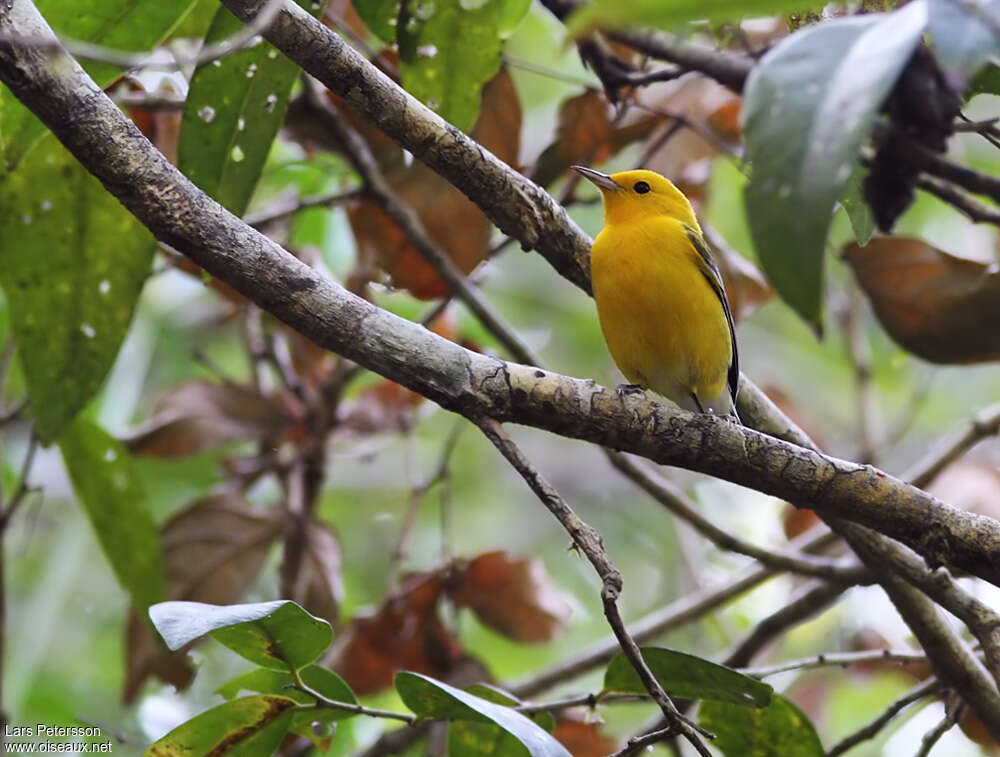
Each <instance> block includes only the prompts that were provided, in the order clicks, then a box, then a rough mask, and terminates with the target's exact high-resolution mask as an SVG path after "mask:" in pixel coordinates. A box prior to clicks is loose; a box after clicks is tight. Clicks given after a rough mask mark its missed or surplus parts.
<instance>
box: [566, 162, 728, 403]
mask: <svg viewBox="0 0 1000 757" xmlns="http://www.w3.org/2000/svg"><path fill="white" fill-rule="evenodd" d="M573 168H574V169H575V170H577V171H579V172H580V173H581V174H583V175H584V176H585V177H587V178H588V179H589V180H590V181H592V182H593V183H594V184H595V185H597V188H598V189H600V190H601V194H602V195H603V196H604V228H603V229H602V230H601V233H600V234H598V235H597V239H595V240H594V247H593V250H592V251H591V256H590V271H591V280H592V283H593V289H594V300H595V301H596V302H597V314H598V316H599V317H600V321H601V330H602V331H603V332H604V340H605V341H606V342H607V344H608V349H609V350H610V351H611V356H612V357H613V358H614V360H615V363H616V364H617V365H618V368H619V369H620V370H621V372H622V373H624V374H625V378H627V379H628V380H629V381H630V382H631V383H632V384H633V385H637V386H639V387H642V388H644V389H652V390H653V391H654V392H656V393H657V394H661V395H663V396H664V397H667V398H668V399H671V400H673V401H674V402H676V403H677V404H678V405H680V406H681V407H682V408H684V409H686V410H692V411H697V412H702V413H705V412H712V413H716V414H718V415H722V416H727V417H732V418H733V419H735V420H737V421H739V416H738V415H737V414H736V408H735V401H736V391H737V384H738V382H739V376H740V368H739V358H738V355H737V351H736V335H735V332H734V328H733V316H732V313H731V312H730V310H729V302H728V301H727V300H726V290H725V287H724V285H723V283H722V276H721V274H720V273H719V269H718V267H716V265H715V263H714V262H713V260H712V255H711V253H710V252H709V249H708V245H707V244H706V243H705V239H704V237H703V236H702V232H701V227H700V226H699V225H698V219H697V218H695V215H694V211H693V210H692V209H691V203H689V202H688V200H687V198H686V197H685V196H684V195H683V194H682V193H681V191H680V190H679V189H677V187H675V186H674V185H673V184H672V183H671V182H670V181H669V180H667V179H665V178H664V177H662V176H660V175H659V174H658V173H654V172H653V171H642V170H639V171H623V172H622V173H616V174H612V175H611V176H608V175H607V174H603V173H600V172H599V171H594V170H593V169H590V168H584V167H583V166H573Z"/></svg>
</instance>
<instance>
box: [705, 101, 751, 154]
mask: <svg viewBox="0 0 1000 757" xmlns="http://www.w3.org/2000/svg"><path fill="white" fill-rule="evenodd" d="M742 107H743V101H742V100H741V99H740V98H739V97H734V98H733V99H731V100H730V101H729V102H727V103H723V104H722V105H720V106H719V107H718V108H716V109H715V110H714V111H712V112H711V113H710V114H709V116H708V118H707V119H706V121H705V123H707V124H708V126H709V128H710V129H711V130H712V131H714V132H715V133H716V134H717V135H718V136H719V137H720V138H721V139H724V140H726V141H727V142H734V143H738V142H740V141H741V140H742V139H743V132H742V131H741V129H740V111H741V110H742Z"/></svg>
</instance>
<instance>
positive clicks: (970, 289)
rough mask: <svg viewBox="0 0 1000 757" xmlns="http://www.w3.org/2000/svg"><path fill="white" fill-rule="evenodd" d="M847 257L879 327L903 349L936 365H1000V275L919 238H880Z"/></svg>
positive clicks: (851, 248) (847, 252)
mask: <svg viewBox="0 0 1000 757" xmlns="http://www.w3.org/2000/svg"><path fill="white" fill-rule="evenodd" d="M844 257H845V258H846V259H847V261H848V262H849V263H850V265H851V268H852V269H853V270H854V275H855V277H856V278H857V280H858V283H859V284H860V285H861V288H862V289H863V290H864V292H865V294H867V295H868V299H869V300H870V301H871V303H872V307H873V308H874V309H875V313H876V315H877V316H878V319H879V321H880V322H881V323H882V326H883V327H885V330H886V331H888V332H889V335H890V336H891V337H892V338H893V339H894V340H896V342H898V343H899V344H900V346H902V347H903V348H904V349H906V350H907V351H909V352H912V353H913V354H914V355H917V356H919V357H922V358H924V359H925V360H929V361H931V362H933V363H979V362H985V361H992V360H998V359H1000V329H998V328H996V324H998V323H1000V269H998V267H997V265H996V264H992V265H987V264H985V263H980V262H977V261H973V260H967V259H965V258H959V257H956V256H954V255H950V254H948V253H946V252H943V251H942V250H938V249H936V248H934V247H931V246H930V245H929V244H926V243H925V242H922V241H920V240H919V239H910V238H905V237H881V238H877V239H872V240H871V241H870V242H869V243H868V244H867V246H865V247H859V246H857V245H853V244H852V245H848V246H847V247H846V248H845V250H844Z"/></svg>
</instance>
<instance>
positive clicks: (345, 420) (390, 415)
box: [339, 310, 479, 434]
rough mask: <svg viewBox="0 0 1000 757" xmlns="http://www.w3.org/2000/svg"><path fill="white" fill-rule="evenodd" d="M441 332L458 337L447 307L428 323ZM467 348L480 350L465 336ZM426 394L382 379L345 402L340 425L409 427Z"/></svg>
mask: <svg viewBox="0 0 1000 757" xmlns="http://www.w3.org/2000/svg"><path fill="white" fill-rule="evenodd" d="M428 328H429V329H430V330H431V331H433V332H434V333H435V334H437V335H438V336H442V337H444V338H445V339H447V340H449V341H452V342H453V341H455V339H456V337H457V336H458V327H457V323H456V321H455V318H454V316H453V315H452V313H451V311H449V310H445V312H443V313H442V314H441V315H440V316H438V317H437V318H436V319H434V322H433V323H431V324H430V325H429V327H428ZM460 344H461V345H462V346H463V347H465V348H466V349H468V350H473V351H474V352H478V351H479V349H478V346H477V345H475V344H472V343H470V342H467V341H466V340H462V341H461V342H460ZM426 401H427V398H426V397H424V396H423V395H421V394H417V393H416V392H414V391H413V390H411V389H407V388H406V387H405V386H403V385H402V384H397V383H396V382H395V381H390V380H389V379H380V380H379V381H377V382H376V383H374V384H372V385H371V386H369V387H366V388H365V389H364V390H362V391H361V392H360V393H358V395H357V396H356V397H355V398H354V399H352V400H351V401H350V402H348V403H345V405H344V409H343V411H342V413H341V417H340V424H339V425H340V426H341V427H342V428H347V429H350V430H351V431H354V432H355V433H359V434H372V433H378V432H380V431H409V430H410V429H411V428H413V423H414V420H415V412H414V411H416V410H417V409H418V408H419V407H421V406H422V405H423V404H424V403H425V402H426Z"/></svg>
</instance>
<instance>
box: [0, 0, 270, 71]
mask: <svg viewBox="0 0 1000 757" xmlns="http://www.w3.org/2000/svg"><path fill="white" fill-rule="evenodd" d="M284 2H285V0H268V2H266V3H265V4H264V5H263V7H261V9H260V10H259V11H258V13H257V15H256V16H255V17H254V19H253V21H252V22H250V23H249V24H247V25H246V26H244V27H243V28H242V29H240V30H239V31H238V32H236V33H235V34H233V35H232V36H231V37H228V38H226V39H223V40H220V41H218V42H214V43H212V44H208V45H204V46H203V47H202V48H201V50H199V51H198V54H197V55H194V56H190V57H185V56H180V55H178V54H177V53H176V51H173V50H172V51H171V55H170V57H169V58H165V59H164V58H156V57H155V56H156V53H157V51H156V50H137V51H134V52H132V51H126V50H116V49H114V48H110V47H106V46H104V45H98V44H95V43H93V42H87V41H86V40H80V39H73V38H72V37H60V38H58V39H52V38H51V37H42V36H39V37H28V36H22V35H18V34H0V43H14V44H18V45H21V46H24V47H33V48H35V49H41V50H50V51H52V52H54V53H57V52H59V51H61V50H64V51H65V52H67V53H69V54H70V55H72V56H74V57H76V58H82V59H84V60H91V61H96V62H100V63H108V64H110V65H112V66H119V67H121V68H124V69H128V70H131V71H134V70H137V69H141V68H153V69H156V70H158V71H180V70H184V69H187V68H190V67H191V66H204V65H205V64H206V63H211V62H212V61H214V60H217V59H219V58H222V57H225V56H226V55H229V54H230V53H234V52H236V51H237V50H242V49H243V48H244V47H248V46H251V47H252V46H253V45H255V44H257V43H258V42H259V41H260V40H259V35H260V33H261V32H262V31H263V30H264V29H266V28H267V27H268V26H270V25H271V22H272V21H273V20H274V19H275V17H276V16H277V15H278V11H279V10H280V9H281V6H282V5H284Z"/></svg>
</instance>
